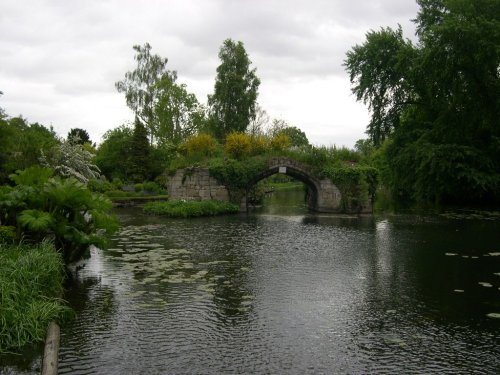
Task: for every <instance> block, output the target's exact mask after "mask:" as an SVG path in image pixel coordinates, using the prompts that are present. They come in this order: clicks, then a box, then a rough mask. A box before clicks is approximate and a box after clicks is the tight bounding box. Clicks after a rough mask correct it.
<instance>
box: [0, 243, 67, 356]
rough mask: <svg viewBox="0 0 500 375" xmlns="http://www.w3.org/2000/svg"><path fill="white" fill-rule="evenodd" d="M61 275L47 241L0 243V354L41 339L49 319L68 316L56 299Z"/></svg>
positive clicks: (59, 264)
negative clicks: (33, 244) (29, 245)
mask: <svg viewBox="0 0 500 375" xmlns="http://www.w3.org/2000/svg"><path fill="white" fill-rule="evenodd" d="M64 275H65V274H64V264H63V262H62V259H61V256H60V254H58V253H57V252H56V251H55V250H54V248H53V246H52V245H51V244H50V243H48V242H42V243H41V244H38V245H36V246H34V247H28V246H27V245H21V246H13V245H5V244H2V243H1V242H0V302H1V309H0V353H4V352H7V351H12V350H17V349H20V348H21V347H22V346H24V345H26V344H29V343H34V342H40V341H43V340H44V338H45V334H46V330H47V326H48V323H49V322H50V321H51V320H59V321H61V320H62V319H65V318H67V317H68V316H69V312H70V311H71V310H70V309H69V308H68V307H66V306H65V305H64V303H63V301H62V300H61V299H60V296H61V294H62V291H63V281H64Z"/></svg>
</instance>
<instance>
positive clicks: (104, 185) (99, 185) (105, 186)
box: [87, 178, 115, 193]
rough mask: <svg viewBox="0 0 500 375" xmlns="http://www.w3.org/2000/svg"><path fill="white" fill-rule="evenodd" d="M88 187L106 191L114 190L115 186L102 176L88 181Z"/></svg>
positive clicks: (95, 190)
mask: <svg viewBox="0 0 500 375" xmlns="http://www.w3.org/2000/svg"><path fill="white" fill-rule="evenodd" d="M87 187H88V188H89V190H90V191H94V192H98V193H105V192H107V191H109V190H113V189H114V188H115V187H114V186H113V185H112V184H111V183H109V182H108V181H106V180H104V179H101V178H93V179H90V180H89V181H88V182H87Z"/></svg>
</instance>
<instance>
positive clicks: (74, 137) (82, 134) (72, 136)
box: [66, 128, 91, 145]
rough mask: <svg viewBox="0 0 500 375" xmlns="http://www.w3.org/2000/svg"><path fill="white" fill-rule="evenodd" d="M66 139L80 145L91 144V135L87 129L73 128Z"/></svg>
mask: <svg viewBox="0 0 500 375" xmlns="http://www.w3.org/2000/svg"><path fill="white" fill-rule="evenodd" d="M66 138H67V139H68V141H70V142H72V143H78V144H80V145H83V144H85V143H91V142H90V136H89V133H87V131H86V130H85V129H80V128H73V129H71V130H70V131H69V132H68V136H67V137H66Z"/></svg>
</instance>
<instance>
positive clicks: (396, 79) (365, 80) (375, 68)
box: [344, 27, 416, 145]
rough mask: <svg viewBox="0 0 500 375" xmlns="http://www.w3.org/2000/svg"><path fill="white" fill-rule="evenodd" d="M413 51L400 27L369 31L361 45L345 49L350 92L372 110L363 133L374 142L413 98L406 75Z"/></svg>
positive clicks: (385, 133) (388, 131) (393, 125)
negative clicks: (351, 86)
mask: <svg viewBox="0 0 500 375" xmlns="http://www.w3.org/2000/svg"><path fill="white" fill-rule="evenodd" d="M415 52H416V51H415V49H414V47H413V45H412V43H411V42H410V41H409V40H404V39H403V30H402V29H401V27H399V28H398V29H397V30H392V29H391V28H389V27H388V28H385V29H384V28H382V29H381V30H380V31H370V32H368V33H367V34H366V42H365V43H364V44H363V45H362V46H359V45H356V46H354V47H353V48H352V50H351V51H349V52H347V59H346V61H345V64H344V65H345V66H346V68H347V71H348V72H349V76H350V79H351V83H352V84H353V85H354V86H353V88H352V92H353V93H354V94H355V95H356V98H357V100H359V101H363V103H365V104H368V106H369V109H370V110H371V112H372V117H371V120H370V123H369V124H368V129H367V133H368V134H369V135H370V137H371V139H372V140H373V142H374V143H375V145H379V144H380V143H381V142H383V140H384V139H385V138H387V137H388V136H389V135H390V134H391V133H392V132H393V131H394V130H395V129H397V128H398V126H399V123H400V115H401V112H402V110H403V108H404V107H405V105H407V104H408V103H409V102H410V101H413V96H414V95H413V92H412V90H411V89H410V88H409V87H408V80H407V79H406V75H407V74H408V72H411V64H412V61H414V58H415Z"/></svg>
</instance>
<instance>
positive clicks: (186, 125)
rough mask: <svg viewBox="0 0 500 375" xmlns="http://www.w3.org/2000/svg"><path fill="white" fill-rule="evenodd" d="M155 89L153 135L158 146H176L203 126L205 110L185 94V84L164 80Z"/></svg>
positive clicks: (190, 95) (193, 97) (192, 96)
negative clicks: (156, 98) (155, 101)
mask: <svg viewBox="0 0 500 375" xmlns="http://www.w3.org/2000/svg"><path fill="white" fill-rule="evenodd" d="M157 88H158V101H157V103H156V104H155V107H154V114H155V118H156V119H157V121H158V124H157V126H156V128H155V129H154V135H155V137H156V139H157V140H158V142H159V143H160V144H174V145H177V144H179V143H181V142H182V141H183V140H184V139H186V138H187V137H189V136H191V135H193V134H195V133H196V132H197V131H198V130H200V129H201V128H202V127H203V126H204V123H205V109H204V107H203V106H202V105H201V104H200V103H199V102H198V100H197V99H196V96H195V95H194V94H190V93H188V92H187V89H186V85H185V84H177V83H175V82H174V81H173V80H165V79H164V80H161V81H160V82H158V84H157Z"/></svg>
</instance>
